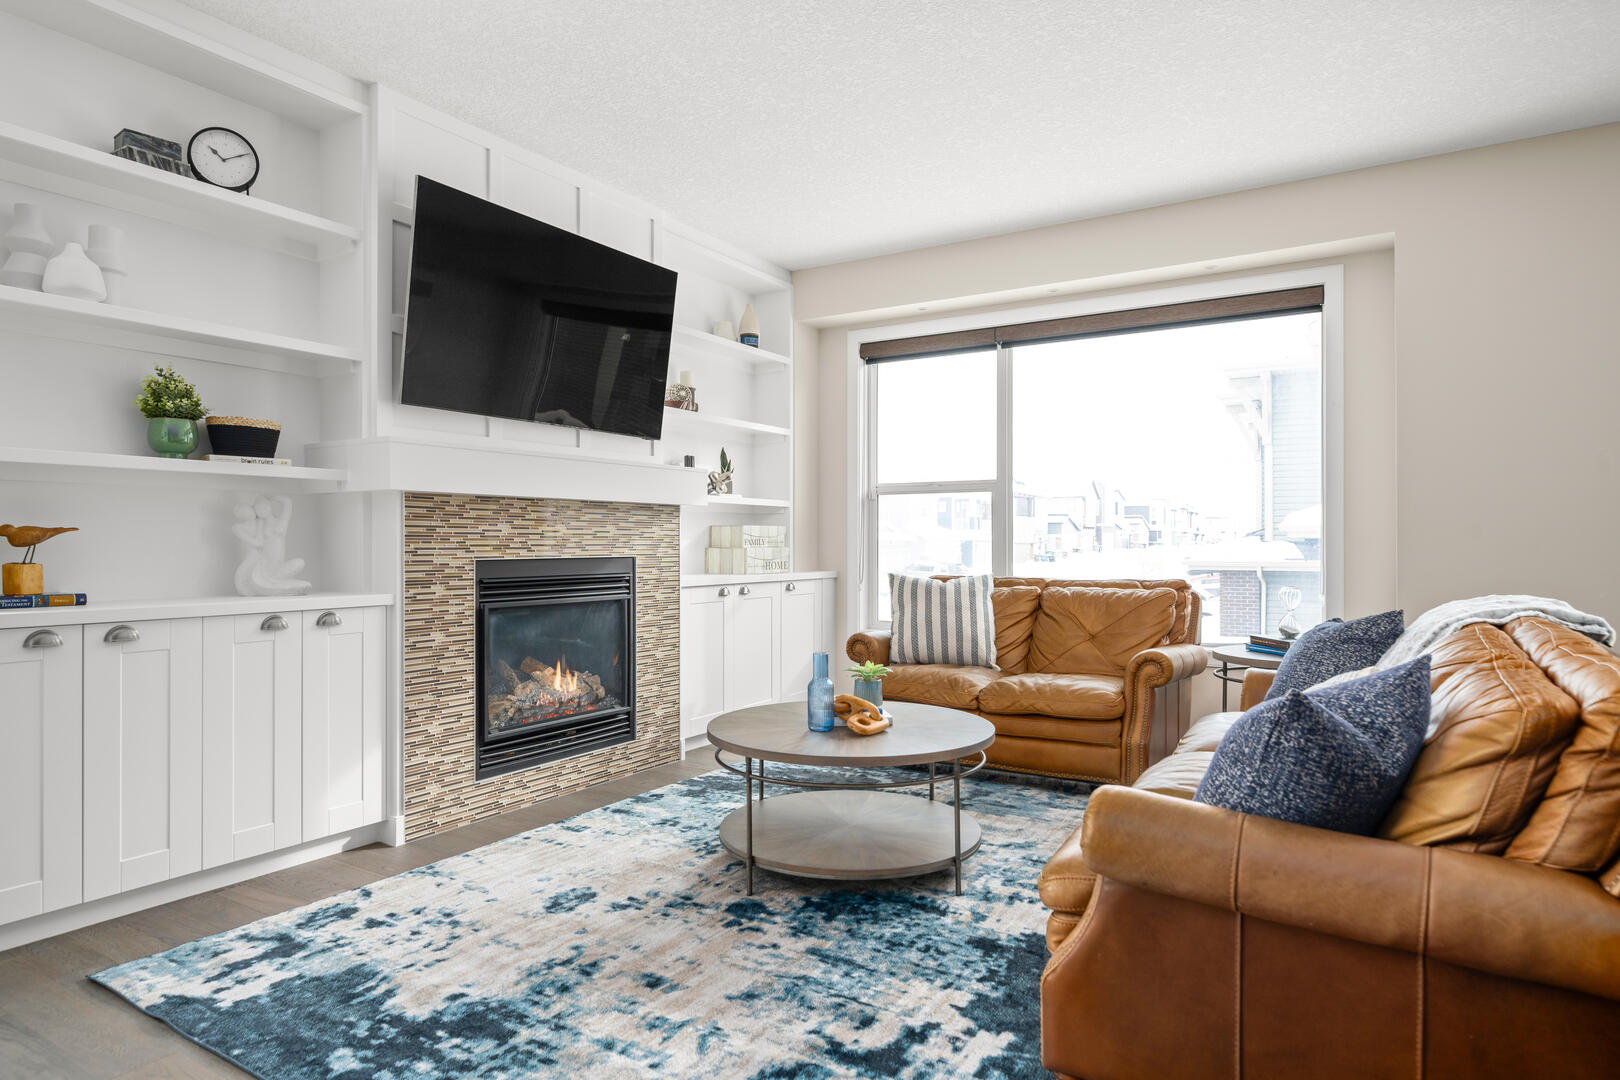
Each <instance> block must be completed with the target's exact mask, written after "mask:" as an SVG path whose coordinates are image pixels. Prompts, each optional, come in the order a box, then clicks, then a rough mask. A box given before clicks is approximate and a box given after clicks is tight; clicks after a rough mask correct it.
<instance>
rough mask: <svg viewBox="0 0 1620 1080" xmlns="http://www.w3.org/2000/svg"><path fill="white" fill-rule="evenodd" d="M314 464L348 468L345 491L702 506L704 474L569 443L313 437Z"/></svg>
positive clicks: (430, 436) (309, 451)
mask: <svg viewBox="0 0 1620 1080" xmlns="http://www.w3.org/2000/svg"><path fill="white" fill-rule="evenodd" d="M305 454H306V458H307V459H308V461H309V463H310V464H311V465H315V466H318V467H321V468H335V469H343V470H345V471H346V472H347V474H348V480H347V482H346V483H345V484H344V486H343V490H345V491H423V492H445V493H456V494H463V495H496V496H510V497H516V498H536V499H589V500H595V501H598V502H635V503H657V504H665V505H687V506H701V505H703V504H704V503H706V502H708V497H707V495H706V494H705V492H706V488H707V483H706V481H707V476H706V474H705V473H704V472H702V471H701V470H699V469H695V468H686V467H684V466H681V465H670V464H667V463H665V462H662V461H659V460H657V459H656V458H653V457H652V456H651V455H650V454H649V456H647V457H645V458H638V457H629V456H617V455H608V454H592V453H589V452H588V451H582V450H579V449H577V448H575V447H570V446H554V445H547V444H542V443H530V442H516V441H503V440H497V439H487V438H457V437H456V436H453V435H445V434H439V433H425V432H423V433H419V432H411V433H410V434H408V435H390V436H384V437H379V438H373V439H344V440H339V441H334V442H323V443H312V444H311V445H309V446H308V447H307V448H306V451H305Z"/></svg>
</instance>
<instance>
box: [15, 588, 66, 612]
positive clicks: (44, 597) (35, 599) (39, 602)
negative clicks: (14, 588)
mask: <svg viewBox="0 0 1620 1080" xmlns="http://www.w3.org/2000/svg"><path fill="white" fill-rule="evenodd" d="M84 604H85V595H84V593H82V592H59V593H30V594H28V595H26V596H0V611H3V610H5V609H6V608H36V607H83V606H84Z"/></svg>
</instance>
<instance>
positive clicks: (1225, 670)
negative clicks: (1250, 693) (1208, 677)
mask: <svg viewBox="0 0 1620 1080" xmlns="http://www.w3.org/2000/svg"><path fill="white" fill-rule="evenodd" d="M1208 648H1209V656H1210V659H1211V660H1212V661H1213V662H1214V663H1216V664H1218V665H1220V666H1219V667H1217V668H1215V677H1216V678H1217V679H1219V680H1221V711H1222V712H1226V711H1227V709H1228V706H1227V704H1226V695H1227V691H1228V690H1229V689H1230V688H1231V686H1232V685H1233V684H1234V683H1235V684H1237V685H1238V686H1242V685H1243V674H1244V672H1246V671H1248V670H1249V669H1250V668H1258V669H1260V670H1261V671H1276V670H1277V669H1278V668H1279V667H1281V666H1282V657H1280V656H1267V655H1265V654H1264V653H1257V652H1250V651H1249V650H1248V649H1246V648H1244V647H1243V646H1242V645H1241V644H1239V645H1211V646H1208ZM1240 697H1241V695H1240Z"/></svg>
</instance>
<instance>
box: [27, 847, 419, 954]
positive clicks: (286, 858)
mask: <svg viewBox="0 0 1620 1080" xmlns="http://www.w3.org/2000/svg"><path fill="white" fill-rule="evenodd" d="M392 821H398V822H399V830H400V832H401V833H403V832H404V819H403V818H395V819H390V821H379V822H377V823H376V824H374V825H364V826H361V827H360V828H358V829H352V830H350V831H349V832H346V833H339V834H338V835H336V836H328V837H326V838H325V839H324V840H312V841H310V842H309V843H307V844H300V845H299V846H298V847H293V848H287V849H285V850H283V851H272V852H270V853H268V854H265V855H260V856H258V857H256V858H252V859H243V860H242V861H241V862H233V863H226V864H225V865H224V866H215V867H211V868H209V869H207V870H199V871H198V872H197V873H195V874H187V875H186V876H185V877H181V878H175V879H174V880H172V881H160V882H157V883H155V884H152V885H148V886H146V887H145V888H141V889H135V890H133V891H131V892H127V893H119V894H118V895H116V896H107V897H103V898H102V899H100V900H92V901H90V902H89V903H88V904H75V905H74V906H73V907H68V908H63V909H62V910H60V911H47V912H46V913H45V914H43V915H35V916H33V917H32V918H28V919H21V920H19V921H17V922H14V923H8V924H7V925H5V926H0V952H4V951H5V950H7V949H15V948H16V947H17V946H19V945H27V944H28V943H29V942H31V941H39V940H41V939H43V938H48V937H55V936H56V935H57V934H65V933H67V932H68V931H69V930H78V929H80V928H82V927H86V926H90V925H93V924H95V923H98V922H105V921H106V920H108V919H116V918H118V917H119V916H120V915H128V914H129V913H130V912H132V911H141V910H144V909H145V908H149V907H156V906H157V905H159V904H167V903H169V902H170V901H171V900H180V899H183V898H185V897H187V896H195V895H197V894H198V893H204V892H208V891H209V890H210V889H219V888H223V887H224V886H226V885H235V884H236V883H237V882H239V881H246V880H248V879H249V878H256V877H259V876H260V875H262V874H269V873H273V872H275V871H277V870H285V869H286V868H287V867H289V866H297V865H298V864H299V863H306V862H312V861H313V860H315V859H324V858H325V857H326V856H328V855H336V854H337V853H338V852H340V851H347V850H349V849H350V848H357V847H364V846H365V845H367V844H376V843H379V842H380V843H385V844H386V843H389V836H390V835H391V834H390V832H389V829H390V826H391V823H392ZM199 936H201V935H199Z"/></svg>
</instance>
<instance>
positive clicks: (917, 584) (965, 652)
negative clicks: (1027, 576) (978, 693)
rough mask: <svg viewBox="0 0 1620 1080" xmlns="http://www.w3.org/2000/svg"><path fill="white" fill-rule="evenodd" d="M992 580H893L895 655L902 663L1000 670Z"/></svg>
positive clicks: (901, 576) (892, 654) (897, 576)
mask: <svg viewBox="0 0 1620 1080" xmlns="http://www.w3.org/2000/svg"><path fill="white" fill-rule="evenodd" d="M990 589H991V581H990V575H989V574H984V575H982V576H979V577H959V578H953V579H951V580H950V581H935V580H934V579H933V578H928V577H910V576H908V575H905V574H890V575H889V602H890V607H891V610H892V612H893V615H894V620H893V622H892V623H891V624H890V627H889V634H890V643H889V656H890V658H892V659H893V660H894V662H895V663H897V664H968V665H971V666H973V667H989V668H993V667H995V666H996V615H995V608H993V607H992V606H991V604H990Z"/></svg>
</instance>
